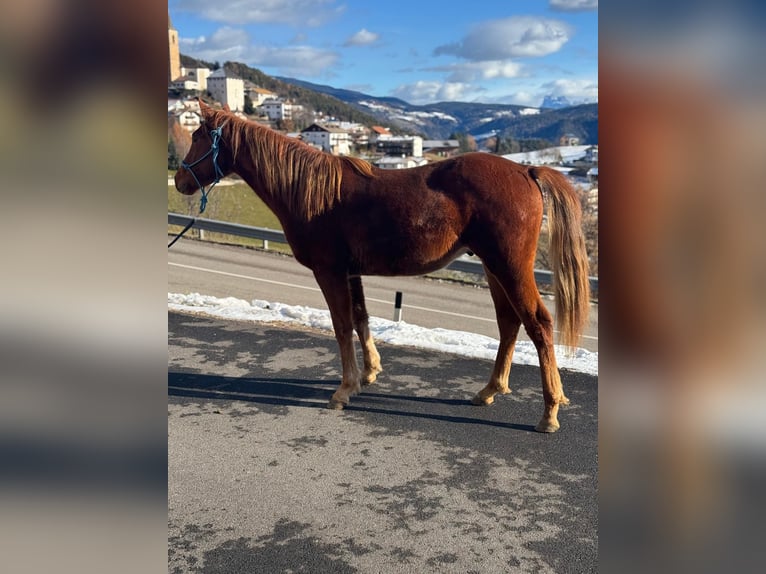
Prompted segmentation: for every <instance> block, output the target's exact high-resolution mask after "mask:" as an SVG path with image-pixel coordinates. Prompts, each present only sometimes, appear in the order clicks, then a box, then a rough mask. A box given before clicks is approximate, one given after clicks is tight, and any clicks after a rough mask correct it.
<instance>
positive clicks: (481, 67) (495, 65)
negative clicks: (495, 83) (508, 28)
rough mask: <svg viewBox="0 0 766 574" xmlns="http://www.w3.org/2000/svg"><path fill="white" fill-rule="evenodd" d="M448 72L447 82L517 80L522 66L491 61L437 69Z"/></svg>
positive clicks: (521, 71) (521, 72)
mask: <svg viewBox="0 0 766 574" xmlns="http://www.w3.org/2000/svg"><path fill="white" fill-rule="evenodd" d="M438 70H439V71H444V70H446V71H449V72H450V74H449V76H447V81H448V82H474V81H476V80H493V79H497V78H517V77H519V76H521V75H523V66H522V65H521V64H518V63H516V62H509V61H503V60H491V61H486V62H465V63H460V64H452V65H450V66H446V67H441V68H438Z"/></svg>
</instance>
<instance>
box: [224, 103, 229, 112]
mask: <svg viewBox="0 0 766 574" xmlns="http://www.w3.org/2000/svg"><path fill="white" fill-rule="evenodd" d="M223 111H224V112H230V111H231V108H230V107H229V104H224V105H223Z"/></svg>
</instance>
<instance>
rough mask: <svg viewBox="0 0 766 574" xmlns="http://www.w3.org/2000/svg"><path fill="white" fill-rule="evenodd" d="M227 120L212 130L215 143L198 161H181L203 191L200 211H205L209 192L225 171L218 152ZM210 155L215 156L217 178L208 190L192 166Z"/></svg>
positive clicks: (211, 133)
mask: <svg viewBox="0 0 766 574" xmlns="http://www.w3.org/2000/svg"><path fill="white" fill-rule="evenodd" d="M226 122H228V120H226V121H225V122H223V123H222V124H221V125H220V126H218V127H217V128H215V129H214V130H211V131H210V137H212V138H213V143H212V145H211V146H210V149H209V150H208V151H207V153H206V154H205V155H203V156H202V157H201V158H199V159H198V160H197V161H194V162H192V163H186V162H185V161H182V162H181V167H182V168H184V169H185V170H186V171H188V172H189V173H190V174H192V177H193V178H194V181H196V182H197V186H199V189H200V191H201V192H202V197H201V198H200V201H199V212H200V213H202V212H203V211H205V207H207V196H208V194H209V193H210V192H211V191H213V188H214V187H215V184H217V183H218V182H219V181H221V178H222V177H223V171H221V168H220V167H219V166H218V152H219V150H220V145H221V130H223V126H225V125H226ZM209 155H212V156H213V168H214V169H215V180H214V181H213V183H211V184H210V187H209V188H208V189H207V191H205V186H204V185H202V184H201V183H200V181H199V178H197V175H196V174H195V173H194V171H193V170H192V168H193V167H194V166H195V165H197V164H198V163H199V162H201V161H202V160H203V159H205V158H206V157H207V156H209Z"/></svg>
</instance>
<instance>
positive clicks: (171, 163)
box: [168, 138, 181, 170]
mask: <svg viewBox="0 0 766 574" xmlns="http://www.w3.org/2000/svg"><path fill="white" fill-rule="evenodd" d="M180 165H181V160H180V159H179V158H178V153H176V146H175V144H174V143H173V140H171V139H170V138H168V169H172V170H176V169H178V167H179V166H180Z"/></svg>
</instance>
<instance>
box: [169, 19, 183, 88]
mask: <svg viewBox="0 0 766 574" xmlns="http://www.w3.org/2000/svg"><path fill="white" fill-rule="evenodd" d="M180 75H181V52H180V51H179V48H178V31H177V30H176V29H175V28H173V22H172V21H171V20H170V11H168V85H170V83H171V82H172V81H173V80H175V79H176V78H178V76H180Z"/></svg>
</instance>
